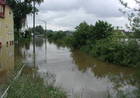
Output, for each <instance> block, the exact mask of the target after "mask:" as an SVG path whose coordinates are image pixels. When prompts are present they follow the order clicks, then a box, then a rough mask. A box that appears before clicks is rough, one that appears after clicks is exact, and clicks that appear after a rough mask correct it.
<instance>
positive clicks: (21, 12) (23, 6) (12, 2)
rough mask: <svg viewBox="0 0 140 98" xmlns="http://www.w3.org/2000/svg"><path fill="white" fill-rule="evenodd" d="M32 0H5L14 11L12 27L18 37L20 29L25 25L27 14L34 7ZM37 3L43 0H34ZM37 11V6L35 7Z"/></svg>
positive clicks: (30, 12)
mask: <svg viewBox="0 0 140 98" xmlns="http://www.w3.org/2000/svg"><path fill="white" fill-rule="evenodd" d="M33 1H34V0H23V1H22V2H21V0H7V4H8V5H9V6H10V7H11V8H12V10H13V13H14V29H15V32H16V34H15V35H16V36H17V37H19V32H20V29H21V28H22V27H23V26H24V25H25V22H26V19H27V15H29V14H32V13H33V9H34V7H33V6H32V2H33ZM35 2H36V3H37V4H40V3H41V2H43V0H35ZM35 9H36V11H37V8H35Z"/></svg>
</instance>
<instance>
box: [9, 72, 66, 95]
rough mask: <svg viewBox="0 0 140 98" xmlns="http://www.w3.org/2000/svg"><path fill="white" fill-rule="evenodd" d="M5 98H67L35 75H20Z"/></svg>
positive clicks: (58, 89)
mask: <svg viewBox="0 0 140 98" xmlns="http://www.w3.org/2000/svg"><path fill="white" fill-rule="evenodd" d="M6 98H67V97H66V93H65V92H63V91H61V90H60V88H56V87H53V86H52V85H49V84H47V83H44V80H43V79H42V78H40V77H39V76H38V75H37V74H34V75H31V74H22V75H21V76H20V77H19V78H18V79H17V80H15V81H14V82H13V83H12V85H11V87H10V89H9V91H8V94H7V97H6Z"/></svg>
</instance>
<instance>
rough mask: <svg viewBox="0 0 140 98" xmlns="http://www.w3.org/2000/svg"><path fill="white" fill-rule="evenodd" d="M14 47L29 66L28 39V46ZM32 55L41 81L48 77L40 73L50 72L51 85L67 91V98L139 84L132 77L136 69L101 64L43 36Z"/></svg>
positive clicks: (98, 97)
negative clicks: (59, 45) (47, 40)
mask: <svg viewBox="0 0 140 98" xmlns="http://www.w3.org/2000/svg"><path fill="white" fill-rule="evenodd" d="M17 50H18V51H20V52H21V53H19V54H22V55H23V56H22V62H24V63H25V64H26V65H28V66H30V67H33V56H34V54H33V45H32V42H31V43H28V48H26V47H25V45H22V46H21V47H17ZM17 55H18V54H17ZM35 56H36V57H35V58H36V59H35V60H36V68H37V72H38V73H39V74H40V76H41V77H42V78H44V81H46V80H48V77H46V76H45V74H44V73H51V75H53V77H55V79H53V83H54V85H55V86H57V87H61V88H63V89H64V90H65V91H66V92H68V95H69V97H70V98H77V97H80V98H93V97H94V98H108V96H109V94H111V95H112V96H114V97H115V95H117V93H118V92H119V91H121V92H125V93H130V94H131V93H132V92H133V91H135V90H137V88H138V85H139V84H138V80H137V79H136V78H135V77H134V76H133V75H134V73H135V72H136V69H133V68H125V67H121V66H117V65H112V64H108V63H104V62H101V61H99V60H97V59H95V58H93V57H90V56H87V55H86V54H84V53H82V52H80V51H78V50H76V51H71V50H70V49H68V48H66V47H65V48H62V47H57V45H55V44H53V43H49V42H47V43H45V40H43V39H37V43H36V54H35ZM19 57H20V56H19ZM132 96H133V94H132ZM132 96H130V98H132Z"/></svg>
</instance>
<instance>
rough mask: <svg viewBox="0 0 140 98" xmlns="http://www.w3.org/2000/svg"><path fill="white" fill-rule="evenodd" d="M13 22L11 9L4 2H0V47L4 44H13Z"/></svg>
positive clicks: (2, 0)
mask: <svg viewBox="0 0 140 98" xmlns="http://www.w3.org/2000/svg"><path fill="white" fill-rule="evenodd" d="M13 41H14V21H13V12H12V9H11V8H10V7H9V6H8V5H7V4H6V0H0V47H1V46H2V45H5V44H13Z"/></svg>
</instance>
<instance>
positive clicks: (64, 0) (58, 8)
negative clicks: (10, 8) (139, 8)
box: [28, 0, 135, 30]
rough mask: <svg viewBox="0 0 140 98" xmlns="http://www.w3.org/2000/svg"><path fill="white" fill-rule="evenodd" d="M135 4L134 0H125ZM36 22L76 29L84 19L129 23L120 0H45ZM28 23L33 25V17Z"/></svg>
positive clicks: (87, 20)
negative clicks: (121, 10) (120, 9)
mask: <svg viewBox="0 0 140 98" xmlns="http://www.w3.org/2000/svg"><path fill="white" fill-rule="evenodd" d="M125 1H127V2H129V4H130V6H134V5H135V4H134V0H125ZM38 8H39V11H40V12H39V13H38V15H37V16H36V17H37V18H36V24H37V25H39V24H40V25H43V26H44V24H43V23H42V22H41V20H45V21H47V22H48V24H47V26H48V29H53V30H74V28H75V26H77V25H78V24H79V23H81V22H82V21H86V22H87V23H89V24H95V22H96V21H97V20H105V21H108V22H109V23H111V24H113V25H114V26H122V27H125V24H127V23H128V21H127V17H125V16H124V15H123V14H122V13H121V12H120V11H119V8H122V5H121V4H120V2H119V0H45V2H44V3H42V4H41V5H40V6H39V7H38ZM28 25H29V26H32V17H31V16H29V17H28Z"/></svg>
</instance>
